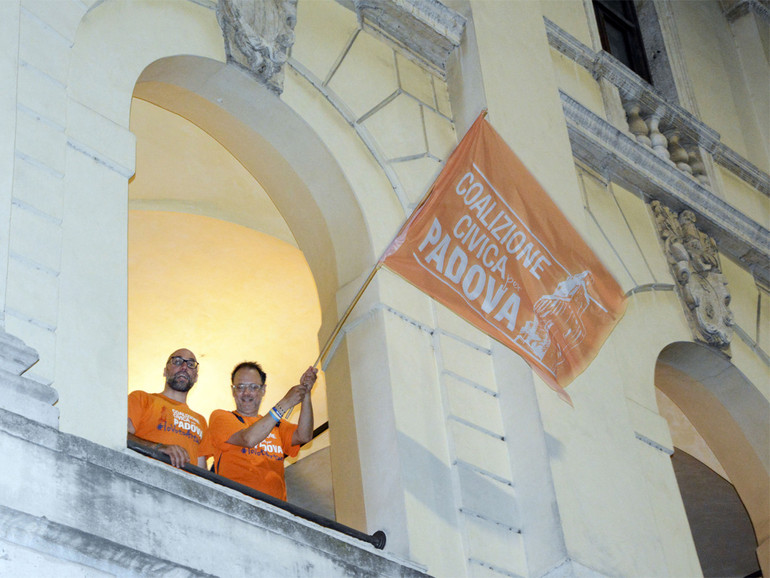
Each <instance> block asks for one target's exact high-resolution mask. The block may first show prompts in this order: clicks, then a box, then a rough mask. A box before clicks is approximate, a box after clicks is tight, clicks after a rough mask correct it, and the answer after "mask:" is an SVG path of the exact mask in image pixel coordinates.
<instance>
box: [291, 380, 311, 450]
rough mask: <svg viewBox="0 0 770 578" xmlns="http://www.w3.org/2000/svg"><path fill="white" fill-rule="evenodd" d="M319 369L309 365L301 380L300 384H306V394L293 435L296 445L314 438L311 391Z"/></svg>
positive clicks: (292, 440)
mask: <svg viewBox="0 0 770 578" xmlns="http://www.w3.org/2000/svg"><path fill="white" fill-rule="evenodd" d="M317 378H318V370H317V369H316V368H315V367H308V368H307V370H306V371H305V373H303V374H302V377H301V378H300V380H299V383H300V385H303V386H305V388H306V389H305V395H304V396H303V398H302V401H301V403H302V406H301V409H300V412H299V420H298V422H297V429H296V430H294V435H293V436H292V437H291V443H292V445H295V446H301V445H302V444H306V443H308V442H309V441H310V440H312V439H313V399H312V397H311V396H310V392H311V391H312V389H313V385H314V384H315V381H316V379H317Z"/></svg>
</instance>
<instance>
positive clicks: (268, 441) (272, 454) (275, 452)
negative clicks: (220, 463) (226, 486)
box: [241, 432, 284, 462]
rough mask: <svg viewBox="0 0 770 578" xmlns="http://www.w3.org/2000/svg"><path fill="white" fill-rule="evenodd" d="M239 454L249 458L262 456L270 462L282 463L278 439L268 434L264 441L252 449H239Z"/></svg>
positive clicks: (281, 448)
mask: <svg viewBox="0 0 770 578" xmlns="http://www.w3.org/2000/svg"><path fill="white" fill-rule="evenodd" d="M241 453H243V454H248V455H250V456H264V457H266V458H268V459H271V460H276V461H279V462H280V461H283V459H284V453H283V446H282V445H281V441H280V440H279V439H278V437H277V436H276V435H275V434H274V433H273V432H270V435H268V436H267V437H266V438H265V439H263V440H262V441H261V442H259V443H258V444H257V445H256V446H254V447H253V448H241Z"/></svg>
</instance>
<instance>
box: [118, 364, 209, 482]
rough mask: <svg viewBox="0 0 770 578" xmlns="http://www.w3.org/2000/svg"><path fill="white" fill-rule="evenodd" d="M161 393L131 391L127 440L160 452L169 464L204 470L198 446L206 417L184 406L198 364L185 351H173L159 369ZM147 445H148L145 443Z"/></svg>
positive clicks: (203, 462)
mask: <svg viewBox="0 0 770 578" xmlns="http://www.w3.org/2000/svg"><path fill="white" fill-rule="evenodd" d="M163 377H165V378H166V386H165V387H164V388H163V391H162V392H161V393H146V392H144V391H132V392H131V393H130V394H129V395H128V438H129V439H131V440H134V441H136V442H138V443H141V444H143V445H146V446H148V447H153V448H154V449H156V450H158V451H160V452H163V453H164V454H166V455H167V456H168V457H169V459H170V460H171V465H172V466H174V467H176V468H181V467H182V466H183V465H184V464H185V463H187V462H191V463H193V464H195V465H197V466H200V467H202V468H205V467H206V458H205V456H204V455H203V454H201V453H200V451H199V450H200V448H199V446H200V443H201V439H202V438H203V434H204V432H205V431H206V429H207V427H206V418H204V417H203V416H202V415H201V414H199V413H196V412H194V411H193V410H191V409H190V408H189V407H188V406H187V393H188V392H189V391H190V389H192V386H193V385H195V382H196V381H197V380H198V361H197V360H196V359H195V354H194V353H193V352H192V351H190V350H189V349H177V350H176V351H175V352H174V353H172V354H171V355H170V356H169V358H168V361H167V362H166V367H165V368H164V369H163ZM148 442H151V443H148Z"/></svg>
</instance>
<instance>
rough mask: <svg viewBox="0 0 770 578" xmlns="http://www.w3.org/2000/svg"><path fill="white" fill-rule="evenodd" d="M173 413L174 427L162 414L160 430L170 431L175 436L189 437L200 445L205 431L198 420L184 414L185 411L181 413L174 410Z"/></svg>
mask: <svg viewBox="0 0 770 578" xmlns="http://www.w3.org/2000/svg"><path fill="white" fill-rule="evenodd" d="M164 410H165V408H164ZM171 411H172V413H173V415H174V423H173V425H170V424H169V423H168V420H167V419H166V418H165V416H164V415H163V414H161V415H162V417H161V421H160V423H158V429H159V430H161V431H170V432H173V433H175V434H178V435H181V436H184V437H188V438H190V439H193V440H195V442H196V443H199V442H200V441H201V437H202V436H203V430H202V429H201V427H200V424H199V423H198V420H197V419H196V418H195V417H193V416H191V415H189V414H186V413H184V412H183V411H179V410H178V409H173V408H172V409H171Z"/></svg>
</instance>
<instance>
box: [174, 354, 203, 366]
mask: <svg viewBox="0 0 770 578" xmlns="http://www.w3.org/2000/svg"><path fill="white" fill-rule="evenodd" d="M168 362H169V363H170V364H171V365H173V366H174V367H179V366H181V365H182V364H185V363H186V364H187V367H189V368H190V369H195V368H196V367H198V362H197V361H195V360H194V359H185V358H184V357H179V356H178V355H175V356H174V357H169V358H168Z"/></svg>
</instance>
